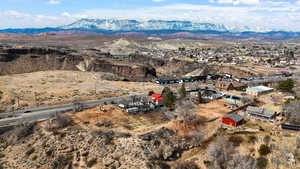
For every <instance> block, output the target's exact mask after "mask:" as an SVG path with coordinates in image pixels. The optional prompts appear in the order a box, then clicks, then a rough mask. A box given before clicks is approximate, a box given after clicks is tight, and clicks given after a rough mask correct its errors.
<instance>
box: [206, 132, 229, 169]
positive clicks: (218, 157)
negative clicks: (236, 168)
mask: <svg viewBox="0 0 300 169" xmlns="http://www.w3.org/2000/svg"><path fill="white" fill-rule="evenodd" d="M208 153H209V156H210V161H211V162H212V166H213V168H214V169H226V168H227V166H228V163H229V161H230V160H231V159H232V157H231V155H232V154H233V153H234V146H233V145H232V144H231V143H230V142H229V141H228V139H227V138H224V137H219V138H218V139H217V141H216V142H214V143H212V144H210V145H209V147H208Z"/></svg>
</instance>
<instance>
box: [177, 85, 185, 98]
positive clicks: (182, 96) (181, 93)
mask: <svg viewBox="0 0 300 169" xmlns="http://www.w3.org/2000/svg"><path fill="white" fill-rule="evenodd" d="M178 93H179V96H180V98H181V99H182V98H185V97H186V89H185V85H184V83H183V84H182V86H181V87H180V89H179V91H178Z"/></svg>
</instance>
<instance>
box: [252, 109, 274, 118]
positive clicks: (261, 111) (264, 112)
mask: <svg viewBox="0 0 300 169" xmlns="http://www.w3.org/2000/svg"><path fill="white" fill-rule="evenodd" d="M247 112H248V113H250V114H258V115H262V116H266V117H272V116H274V115H275V114H276V112H275V111H273V110H269V109H265V108H263V107H253V106H248V107H247Z"/></svg>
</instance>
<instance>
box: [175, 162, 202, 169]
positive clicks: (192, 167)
mask: <svg viewBox="0 0 300 169" xmlns="http://www.w3.org/2000/svg"><path fill="white" fill-rule="evenodd" d="M174 169H200V168H199V167H198V166H197V165H196V164H195V163H194V162H188V161H185V162H179V163H177V164H176V165H175V166H174Z"/></svg>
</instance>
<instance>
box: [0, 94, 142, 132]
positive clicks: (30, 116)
mask: <svg viewBox="0 0 300 169" xmlns="http://www.w3.org/2000/svg"><path fill="white" fill-rule="evenodd" d="M145 96H146V94H140V95H130V96H121V97H112V98H105V99H101V100H95V101H85V102H80V103H81V104H82V105H83V106H84V108H91V107H94V106H97V105H99V104H104V103H111V102H114V103H116V104H118V103H122V102H128V101H130V100H132V98H133V97H138V98H140V97H145ZM73 108H74V104H65V105H61V106H52V107H43V108H34V109H26V110H18V111H15V112H9V113H5V114H10V115H11V116H15V117H10V118H4V119H0V126H6V125H11V124H13V125H15V124H18V123H24V122H34V121H39V120H44V119H48V118H51V117H54V116H55V115H56V114H57V113H62V112H67V111H72V110H73ZM26 111H30V113H24V112H26Z"/></svg>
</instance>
